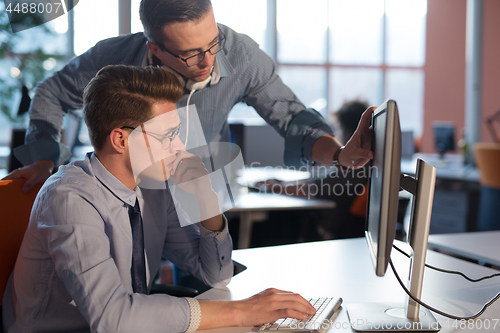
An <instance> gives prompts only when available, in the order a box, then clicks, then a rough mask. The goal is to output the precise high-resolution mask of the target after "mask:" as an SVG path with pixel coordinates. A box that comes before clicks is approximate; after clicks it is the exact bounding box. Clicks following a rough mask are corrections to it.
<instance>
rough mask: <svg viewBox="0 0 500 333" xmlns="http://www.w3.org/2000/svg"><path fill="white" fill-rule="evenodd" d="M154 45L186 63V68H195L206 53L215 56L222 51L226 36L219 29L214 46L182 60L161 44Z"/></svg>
mask: <svg viewBox="0 0 500 333" xmlns="http://www.w3.org/2000/svg"><path fill="white" fill-rule="evenodd" d="M155 44H156V45H158V47H159V48H160V49H161V50H163V51H165V52H167V53H168V54H170V55H172V56H174V57H176V58H178V59H181V60H182V61H184V62H185V63H186V65H187V66H188V67H191V66H195V65H198V64H199V63H200V62H202V61H203V59H205V54H206V53H207V52H210V54H212V55H215V54H216V53H218V52H220V51H222V49H223V48H224V45H225V44H226V36H225V35H224V33H223V32H222V31H221V30H220V28H219V36H218V37H217V42H216V43H215V44H213V45H212V46H210V47H209V48H208V50H205V51H203V52H200V53H197V54H195V55H192V56H190V57H187V58H182V57H180V56H178V55H177V54H174V53H172V52H170V51H169V50H167V49H166V48H165V46H163V45H162V44H160V43H155Z"/></svg>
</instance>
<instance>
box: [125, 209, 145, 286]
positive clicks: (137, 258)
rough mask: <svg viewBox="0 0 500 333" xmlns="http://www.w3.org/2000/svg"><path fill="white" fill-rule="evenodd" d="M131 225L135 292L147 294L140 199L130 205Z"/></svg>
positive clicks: (132, 273)
mask: <svg viewBox="0 0 500 333" xmlns="http://www.w3.org/2000/svg"><path fill="white" fill-rule="evenodd" d="M128 215H129V217H130V226H131V228H132V269H131V272H130V273H131V275H132V288H133V289H134V292H135V293H141V294H147V293H148V287H147V283H146V259H145V257H144V235H143V231H142V218H141V209H140V208H139V201H138V200H137V199H136V200H135V206H134V207H132V206H129V207H128Z"/></svg>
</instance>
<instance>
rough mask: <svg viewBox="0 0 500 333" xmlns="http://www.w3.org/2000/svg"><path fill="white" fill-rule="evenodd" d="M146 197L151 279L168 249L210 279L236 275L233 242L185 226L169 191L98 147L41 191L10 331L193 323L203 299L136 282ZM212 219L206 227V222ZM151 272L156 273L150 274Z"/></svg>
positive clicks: (9, 301)
mask: <svg viewBox="0 0 500 333" xmlns="http://www.w3.org/2000/svg"><path fill="white" fill-rule="evenodd" d="M136 198H137V199H138V200H139V205H140V208H141V213H142V217H143V224H144V244H145V252H146V261H147V271H148V274H147V275H148V287H150V286H151V282H152V279H153V278H154V275H155V273H156V272H157V271H158V269H159V265H160V259H161V256H162V255H163V256H165V257H166V258H168V259H169V260H171V261H172V262H173V263H174V264H175V265H177V266H178V267H180V268H181V269H184V270H187V271H189V272H191V273H192V274H194V275H195V276H196V277H198V278H199V279H201V280H202V281H204V282H205V283H206V284H208V285H211V286H214V285H219V284H220V285H225V284H227V283H228V282H229V279H230V278H231V276H232V274H233V263H232V260H231V251H232V242H231V237H230V236H229V234H228V233H227V223H226V227H225V229H224V230H223V231H222V232H209V231H208V230H206V229H204V228H203V229H204V230H203V231H202V233H203V232H204V233H205V235H201V236H200V230H199V228H198V227H197V226H196V225H188V226H186V227H180V225H179V220H178V216H177V214H183V212H182V211H181V210H180V209H176V207H175V205H174V203H173V201H172V197H171V195H170V192H169V191H168V190H145V189H140V188H139V187H137V188H136V189H135V190H130V189H128V188H127V187H125V185H123V184H122V183H121V182H120V181H119V180H118V179H116V178H115V177H114V176H113V175H112V174H111V173H109V172H108V171H107V170H106V168H104V166H103V165H102V164H101V163H100V162H99V160H98V159H97V158H96V157H95V155H93V154H92V155H90V154H89V156H88V158H87V159H85V160H83V161H78V162H74V163H71V164H69V165H66V166H62V167H60V168H59V171H58V172H57V173H56V174H55V175H53V176H52V177H50V178H49V179H48V180H47V182H46V183H45V184H44V185H43V187H42V189H41V190H40V192H39V194H38V196H37V198H36V200H35V203H34V206H33V210H32V213H31V218H30V223H29V226H28V229H27V232H26V234H25V237H24V240H23V243H22V245H21V249H20V252H19V256H18V259H17V262H16V266H15V269H14V272H13V274H12V275H11V278H10V280H9V282H8V284H7V288H6V292H5V295H4V298H3V312H4V313H3V315H4V327H5V328H6V332H9V333H10V332H99V333H104V332H134V333H135V332H184V331H186V330H188V328H189V330H192V329H196V328H197V326H198V324H199V320H200V312H199V305H198V303H197V301H196V300H194V299H187V298H178V297H172V296H169V295H158V294H156V295H144V294H135V293H133V291H132V282H131V273H130V268H131V263H132V234H131V228H130V222H129V216H128V205H133V204H134V203H135V201H136ZM200 228H202V227H200ZM150 273H151V274H150Z"/></svg>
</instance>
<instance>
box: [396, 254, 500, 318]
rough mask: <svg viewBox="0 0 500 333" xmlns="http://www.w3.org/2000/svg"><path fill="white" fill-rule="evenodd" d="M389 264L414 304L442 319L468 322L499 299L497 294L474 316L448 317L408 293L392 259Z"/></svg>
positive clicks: (499, 296) (448, 315)
mask: <svg viewBox="0 0 500 333" xmlns="http://www.w3.org/2000/svg"><path fill="white" fill-rule="evenodd" d="M389 264H390V265H391V269H392V271H393V273H394V275H395V276H396V279H397V280H398V282H399V284H400V285H401V287H402V288H403V290H404V291H405V292H406V294H407V295H408V296H409V297H410V298H411V299H412V300H414V301H415V302H417V303H418V304H420V305H422V306H423V307H426V308H427V309H429V310H431V311H433V312H435V313H437V314H440V315H441V316H444V317H447V318H450V319H456V320H469V319H476V318H477V317H479V316H480V315H482V314H483V312H484V311H486V308H488V307H489V306H490V305H491V304H493V303H494V302H495V301H497V300H498V299H499V298H500V293H498V294H497V295H496V296H495V297H493V298H492V299H491V300H490V301H489V302H488V303H486V304H485V305H484V306H483V308H482V309H481V311H479V312H478V313H476V314H475V315H473V316H469V317H458V316H454V315H450V314H447V313H444V312H442V311H439V310H437V309H435V308H433V307H431V306H429V305H427V304H426V303H424V302H422V301H421V300H419V299H417V298H416V297H415V296H413V295H412V294H411V293H410V291H409V290H408V288H406V286H405V285H404V283H403V281H401V278H400V277H399V275H398V273H397V272H396V269H395V268H394V264H393V263H392V259H389Z"/></svg>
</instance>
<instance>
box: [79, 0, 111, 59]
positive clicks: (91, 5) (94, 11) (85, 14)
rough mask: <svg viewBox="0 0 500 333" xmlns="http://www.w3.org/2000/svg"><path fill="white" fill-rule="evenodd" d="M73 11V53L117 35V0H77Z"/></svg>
mask: <svg viewBox="0 0 500 333" xmlns="http://www.w3.org/2000/svg"><path fill="white" fill-rule="evenodd" d="M74 13H75V23H74V24H75V54H76V55H80V54H82V53H84V52H85V51H87V50H88V49H89V48H91V47H92V46H94V45H95V44H96V43H97V42H99V41H101V40H103V39H106V38H111V37H116V36H118V0H106V1H102V0H85V1H79V2H78V5H77V6H75V8H74Z"/></svg>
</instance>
